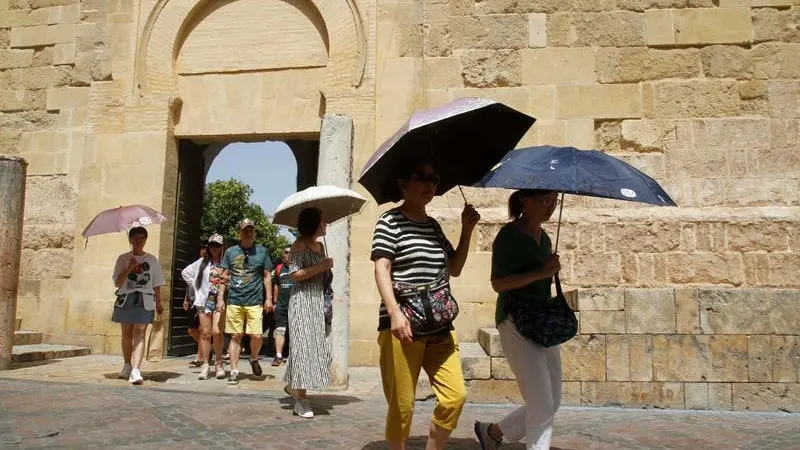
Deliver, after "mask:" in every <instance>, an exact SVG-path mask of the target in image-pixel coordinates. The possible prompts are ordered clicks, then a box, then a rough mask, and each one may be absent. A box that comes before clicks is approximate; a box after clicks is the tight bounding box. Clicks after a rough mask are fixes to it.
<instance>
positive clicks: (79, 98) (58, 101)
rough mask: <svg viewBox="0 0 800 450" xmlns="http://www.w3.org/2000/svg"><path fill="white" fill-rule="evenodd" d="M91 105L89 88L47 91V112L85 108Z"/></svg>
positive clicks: (66, 88)
mask: <svg viewBox="0 0 800 450" xmlns="http://www.w3.org/2000/svg"><path fill="white" fill-rule="evenodd" d="M88 104H89V88H88V87H64V88H52V89H48V91H47V110H48V111H55V110H61V109H73V108H83V107H86V106H88Z"/></svg>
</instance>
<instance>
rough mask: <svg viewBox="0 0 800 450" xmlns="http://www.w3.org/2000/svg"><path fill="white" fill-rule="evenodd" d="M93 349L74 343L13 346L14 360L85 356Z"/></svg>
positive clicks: (29, 360)
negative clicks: (77, 345)
mask: <svg viewBox="0 0 800 450" xmlns="http://www.w3.org/2000/svg"><path fill="white" fill-rule="evenodd" d="M91 352H92V350H91V349H90V348H88V347H76V346H74V345H52V344H37V345H15V346H14V348H13V356H12V361H14V362H18V363H22V362H32V361H45V360H48V359H62V358H69V357H72V356H84V355H88V354H89V353H91Z"/></svg>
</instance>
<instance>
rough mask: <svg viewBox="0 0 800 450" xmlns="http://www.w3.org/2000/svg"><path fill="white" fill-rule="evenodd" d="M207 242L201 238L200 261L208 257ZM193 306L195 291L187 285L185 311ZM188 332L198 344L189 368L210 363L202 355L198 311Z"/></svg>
mask: <svg viewBox="0 0 800 450" xmlns="http://www.w3.org/2000/svg"><path fill="white" fill-rule="evenodd" d="M206 241H208V238H207V237H205V236H201V237H200V259H203V258H205V257H206V250H207V247H206ZM192 304H194V290H192V289H191V288H190V287H189V285H188V284H187V285H186V295H184V296H183V310H184V311H189V309H190V308H191V307H192ZM186 332H187V333H189V336H191V337H192V339H194V341H195V342H196V343H197V356H196V357H195V359H194V360H192V361H190V362H189V367H201V366H202V365H203V364H205V363H208V361H205V362H204V361H203V360H202V358H201V354H200V315H199V314H198V313H197V312H196V311H192V326H190V327H189V328H187V329H186Z"/></svg>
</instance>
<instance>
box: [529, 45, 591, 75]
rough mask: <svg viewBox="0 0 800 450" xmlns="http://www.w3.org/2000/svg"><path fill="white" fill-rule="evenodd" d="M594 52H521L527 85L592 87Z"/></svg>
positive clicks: (548, 50) (536, 50)
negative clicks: (589, 85)
mask: <svg viewBox="0 0 800 450" xmlns="http://www.w3.org/2000/svg"><path fill="white" fill-rule="evenodd" d="M595 53H596V49H594V48H591V47H589V48H542V49H529V50H523V51H522V82H523V83H525V84H592V83H594V81H595Z"/></svg>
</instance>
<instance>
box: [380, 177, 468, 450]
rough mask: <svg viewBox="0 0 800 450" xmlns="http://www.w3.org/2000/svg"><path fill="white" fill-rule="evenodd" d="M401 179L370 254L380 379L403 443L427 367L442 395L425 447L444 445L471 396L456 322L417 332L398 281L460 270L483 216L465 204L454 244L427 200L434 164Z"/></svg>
mask: <svg viewBox="0 0 800 450" xmlns="http://www.w3.org/2000/svg"><path fill="white" fill-rule="evenodd" d="M404 172H405V173H404V174H403V175H402V176H401V178H400V179H399V180H398V185H399V188H400V190H401V191H402V193H403V204H402V205H400V207H399V208H395V209H392V210H389V211H387V212H386V213H384V214H383V215H382V216H381V217H380V219H379V220H378V223H377V225H376V226H375V234H374V237H373V241H372V257H371V258H372V260H373V261H374V262H375V281H376V283H377V285H378V291H379V292H380V294H381V298H382V299H383V302H382V303H381V306H380V313H379V315H380V318H379V325H378V344H379V345H380V366H381V378H382V380H383V391H384V394H385V395H386V401H387V403H388V406H389V408H388V413H387V415H386V440H388V441H389V444H390V446H391V448H392V450H405V449H406V441H407V440H408V436H409V432H410V431H411V418H412V416H413V414H414V399H415V391H416V386H417V379H418V377H419V372H420V370H421V369H424V370H425V372H426V373H427V374H428V377H429V378H430V380H431V387H432V388H433V391H434V393H435V394H436V399H437V403H436V408H435V409H434V412H433V418H432V420H431V424H430V429H429V434H428V443H427V446H426V449H427V450H441V449H443V448H444V445H445V443H447V440H448V438H449V437H450V433H451V432H452V431H453V430H454V429H455V428H456V426H457V425H458V419H459V417H460V415H461V410H462V408H463V406H464V401H465V399H466V388H465V386H464V374H463V373H462V371H461V358H460V356H459V352H458V339H457V338H456V334H455V332H454V331H453V329H452V326H447V327H443V328H442V329H441V330H434V331H433V332H432V333H427V334H424V335H420V334H421V333H418V334H414V330H412V329H411V325H410V323H409V321H408V318H406V317H405V315H404V314H403V312H402V310H401V309H400V306H399V304H398V301H397V298H396V297H395V294H394V291H393V285H394V283H404V284H410V285H417V286H419V285H425V284H432V283H434V282H436V281H437V280H439V279H442V277H443V276H444V279H445V280H446V279H448V278H447V277H449V276H454V277H456V276H458V275H460V274H461V270H462V269H463V268H464V263H465V262H466V260H467V253H468V251H469V242H470V239H471V236H472V231H473V230H474V229H475V225H476V224H477V223H478V220H480V215H479V214H478V212H477V211H475V209H474V208H473V207H472V206H470V205H466V206H465V207H464V211H463V212H462V214H461V222H462V227H461V237H460V240H459V243H458V248H457V249H454V248H453V246H452V244H451V243H450V241H448V239H447V237H445V235H444V233H443V232H442V227H441V226H440V225H439V223H438V222H437V221H436V220H435V219H433V218H432V217H429V216H428V214H427V212H426V206H427V205H428V203H430V202H431V200H433V197H434V195H435V194H436V188H437V185H438V184H439V176H438V175H437V174H436V171H435V170H434V168H433V166H431V165H430V164H425V163H420V164H415V165H410V166H408V167H407V169H406V170H404Z"/></svg>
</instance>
